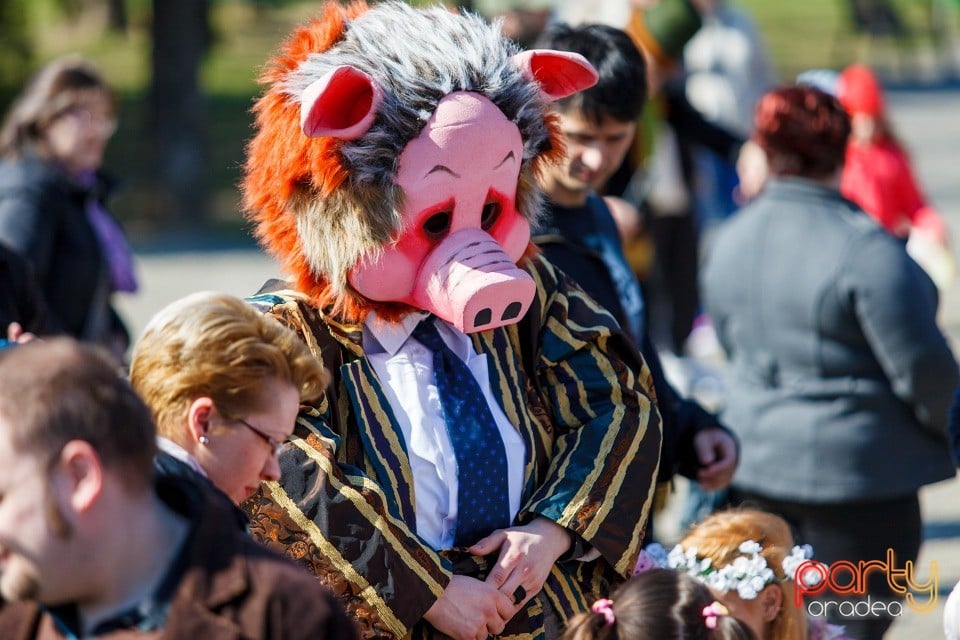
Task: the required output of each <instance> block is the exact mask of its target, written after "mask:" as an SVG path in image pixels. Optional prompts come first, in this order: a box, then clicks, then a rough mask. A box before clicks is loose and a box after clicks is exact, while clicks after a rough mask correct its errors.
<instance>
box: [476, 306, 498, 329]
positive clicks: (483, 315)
mask: <svg viewBox="0 0 960 640" xmlns="http://www.w3.org/2000/svg"><path fill="white" fill-rule="evenodd" d="M492 318H493V313H492V312H491V311H490V309H480V311H477V315H475V316H474V317H473V326H475V327H482V326H483V325H485V324H490V320H491V319H492Z"/></svg>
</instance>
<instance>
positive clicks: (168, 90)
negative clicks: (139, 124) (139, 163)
mask: <svg viewBox="0 0 960 640" xmlns="http://www.w3.org/2000/svg"><path fill="white" fill-rule="evenodd" d="M209 9H210V6H209V2H208V1H207V0H153V24H152V33H151V37H152V47H153V49H152V56H151V66H152V72H153V74H152V79H151V87H150V123H151V127H150V131H151V133H152V134H153V136H154V148H155V149H156V154H157V158H156V159H157V163H156V167H157V177H158V178H159V181H160V182H161V183H162V184H163V185H165V187H166V188H167V189H168V193H169V196H170V202H168V203H167V202H165V203H162V204H163V209H164V215H165V216H167V219H168V220H170V221H171V222H172V223H179V224H183V223H185V222H187V221H188V220H189V221H190V222H201V223H202V222H203V221H205V220H206V218H207V214H208V202H207V198H208V185H207V178H208V174H207V167H206V162H205V132H206V119H207V118H206V115H207V114H206V100H205V96H204V94H203V91H202V90H201V88H200V65H201V63H202V62H203V59H204V55H205V54H206V52H207V50H208V49H209V47H210V40H211V37H210V22H209Z"/></svg>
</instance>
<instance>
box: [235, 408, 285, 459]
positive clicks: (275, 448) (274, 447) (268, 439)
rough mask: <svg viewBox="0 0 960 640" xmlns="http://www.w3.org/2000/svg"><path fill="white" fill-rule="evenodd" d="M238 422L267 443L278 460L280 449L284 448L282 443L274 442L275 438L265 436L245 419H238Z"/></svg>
mask: <svg viewBox="0 0 960 640" xmlns="http://www.w3.org/2000/svg"><path fill="white" fill-rule="evenodd" d="M237 422H239V423H240V424H242V425H243V426H245V427H246V428H247V429H250V431H253V432H254V433H255V434H257V435H258V436H260V439H261V440H263V441H264V442H266V443H267V444H268V445H269V446H270V454H271V455H272V456H273V457H275V458H276V457H277V456H279V455H280V447H282V446H283V443H282V442H277V441H276V440H274V439H273V438H271V437H270V436H268V435H267V434H265V433H264V432H263V431H260V429H258V428H256V427H255V426H253V425H252V424H250V423H249V422H247V421H246V420H244V419H243V418H237Z"/></svg>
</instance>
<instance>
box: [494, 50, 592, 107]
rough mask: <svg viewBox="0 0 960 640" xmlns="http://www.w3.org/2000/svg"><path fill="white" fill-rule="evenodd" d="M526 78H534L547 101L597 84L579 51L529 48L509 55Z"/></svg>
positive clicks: (588, 65) (558, 98) (590, 66)
mask: <svg viewBox="0 0 960 640" xmlns="http://www.w3.org/2000/svg"><path fill="white" fill-rule="evenodd" d="M513 62H514V64H516V65H517V67H518V68H519V69H520V71H521V73H523V75H524V76H526V77H527V78H530V79H532V80H535V81H536V82H537V83H538V84H539V85H540V89H541V91H543V93H544V94H545V95H546V96H547V97H548V98H550V99H551V100H560V99H561V98H566V97H567V96H570V95H573V94H574V93H576V92H577V91H582V90H584V89H589V88H590V87H592V86H593V85H595V84H597V78H598V76H597V70H596V69H594V68H593V65H591V64H590V63H589V62H587V59H586V58H584V57H583V56H582V55H580V54H579V53H573V52H570V51H553V50H551V49H532V50H530V51H523V52H521V53H518V54H516V55H515V56H513Z"/></svg>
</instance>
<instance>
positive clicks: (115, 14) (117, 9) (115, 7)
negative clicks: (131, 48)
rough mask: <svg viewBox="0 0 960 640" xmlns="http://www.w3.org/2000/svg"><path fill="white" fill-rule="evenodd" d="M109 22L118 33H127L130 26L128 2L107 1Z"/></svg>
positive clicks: (118, 0)
mask: <svg viewBox="0 0 960 640" xmlns="http://www.w3.org/2000/svg"><path fill="white" fill-rule="evenodd" d="M107 11H108V13H107V24H109V25H110V30H111V31H116V32H117V33H126V32H127V27H128V26H130V20H129V18H128V17H127V3H126V1H125V0H109V2H108V3H107Z"/></svg>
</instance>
